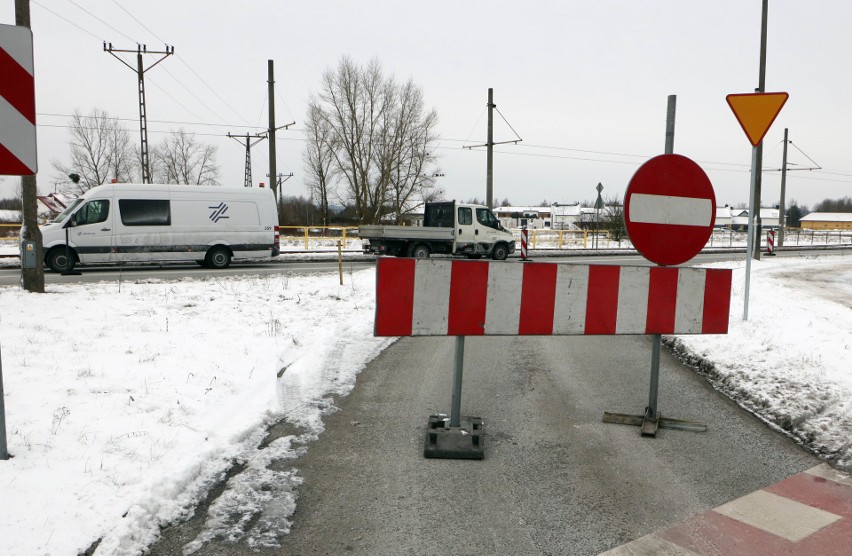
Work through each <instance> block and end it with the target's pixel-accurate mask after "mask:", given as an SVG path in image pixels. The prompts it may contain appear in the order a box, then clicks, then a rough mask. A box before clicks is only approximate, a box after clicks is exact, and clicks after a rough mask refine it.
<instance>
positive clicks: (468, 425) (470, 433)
mask: <svg viewBox="0 0 852 556" xmlns="http://www.w3.org/2000/svg"><path fill="white" fill-rule="evenodd" d="M454 367H455V368H454V370H453V400H452V409H451V411H450V417H449V418H447V416H446V415H430V416H429V423H428V425H427V426H426V440H425V444H424V447H423V456H424V457H427V458H445V459H482V458H483V457H485V451H484V446H483V443H482V432H483V431H482V426H483V423H482V418H480V417H462V416H461V389H462V373H463V370H464V368H463V367H464V336H456V351H455V364H454Z"/></svg>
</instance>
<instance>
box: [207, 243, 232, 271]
mask: <svg viewBox="0 0 852 556" xmlns="http://www.w3.org/2000/svg"><path fill="white" fill-rule="evenodd" d="M204 262H205V263H207V266H208V267H210V268H217V269H223V268H228V266H230V264H231V252H230V251H228V248H227V247H223V246H222V245H217V246H215V247H211V248H210V250H209V251H207V256H206V257H204Z"/></svg>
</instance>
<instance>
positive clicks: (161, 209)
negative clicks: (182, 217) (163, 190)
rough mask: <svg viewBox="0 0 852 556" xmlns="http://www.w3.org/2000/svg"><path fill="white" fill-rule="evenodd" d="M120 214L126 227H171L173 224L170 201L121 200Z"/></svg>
mask: <svg viewBox="0 0 852 556" xmlns="http://www.w3.org/2000/svg"><path fill="white" fill-rule="evenodd" d="M118 212H119V214H121V223H122V224H124V225H125V226H170V225H171V223H172V211H171V207H170V205H169V201H168V199H165V200H160V199H119V200H118Z"/></svg>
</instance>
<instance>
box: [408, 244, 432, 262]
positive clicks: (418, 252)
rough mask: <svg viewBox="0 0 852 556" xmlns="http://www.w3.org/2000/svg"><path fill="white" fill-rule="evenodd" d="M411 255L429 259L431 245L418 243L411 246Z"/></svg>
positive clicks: (416, 257)
mask: <svg viewBox="0 0 852 556" xmlns="http://www.w3.org/2000/svg"><path fill="white" fill-rule="evenodd" d="M411 256H412V257H414V258H415V259H428V258H429V247H428V246H427V245H424V244H422V243H418V244H417V245H415V246H414V247H412V248H411Z"/></svg>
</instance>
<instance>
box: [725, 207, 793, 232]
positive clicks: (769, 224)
mask: <svg viewBox="0 0 852 556" xmlns="http://www.w3.org/2000/svg"><path fill="white" fill-rule="evenodd" d="M716 210H717V211H718V210H719V209H716ZM779 214H781V211H779V210H778V209H776V208H762V209H760V220H761V225H762V226H763V228H764V229H774V228H777V227H778V215H779ZM717 221H718V216H717ZM730 228H731V229H732V230H735V231H740V232H743V231H745V230H747V229H748V210H747V209H731V225H730Z"/></svg>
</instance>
